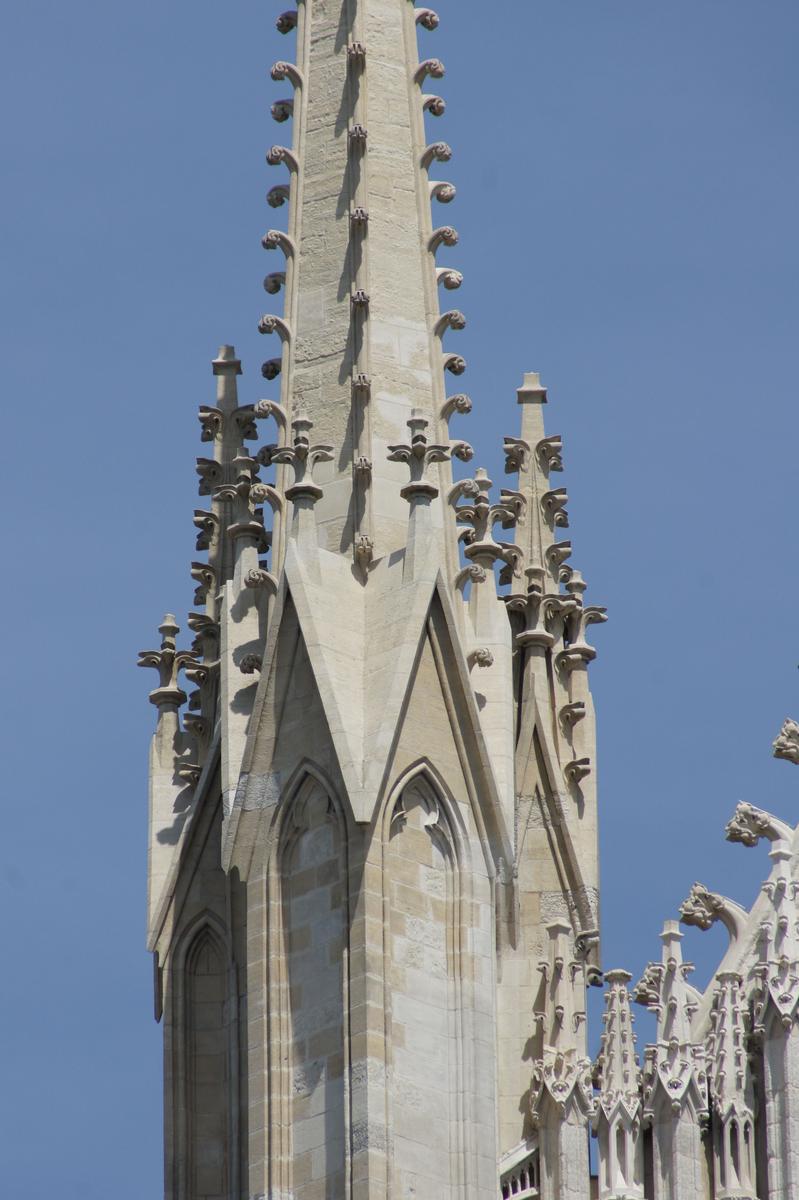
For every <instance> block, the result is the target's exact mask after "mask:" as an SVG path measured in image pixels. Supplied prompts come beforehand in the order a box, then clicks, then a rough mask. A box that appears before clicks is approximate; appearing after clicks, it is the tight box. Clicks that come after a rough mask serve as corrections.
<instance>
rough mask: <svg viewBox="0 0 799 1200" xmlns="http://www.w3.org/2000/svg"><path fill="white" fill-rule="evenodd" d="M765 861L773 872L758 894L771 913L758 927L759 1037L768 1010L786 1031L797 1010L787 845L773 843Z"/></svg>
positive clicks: (796, 929)
mask: <svg viewBox="0 0 799 1200" xmlns="http://www.w3.org/2000/svg"><path fill="white" fill-rule="evenodd" d="M769 857H770V858H771V861H772V863H773V870H772V873H771V875H770V876H769V878H768V879H767V880H766V882H765V883H764V884H763V887H762V889H761V890H762V891H763V893H764V894H765V895H766V896H767V897H768V899H769V901H770V905H771V912H770V913H769V914H768V916H767V918H766V919H765V920H764V921H762V923H761V926H760V937H759V939H758V963H757V967H756V968H755V972H756V975H757V976H758V981H759V986H758V992H757V995H756V998H755V1005H754V1028H755V1031H756V1032H757V1033H759V1034H762V1033H763V1032H764V1031H765V1027H766V1023H767V1017H768V1012H769V1009H770V1008H772V1011H774V1012H775V1015H776V1018H777V1020H778V1021H779V1022H780V1024H781V1025H782V1027H783V1029H785V1030H786V1031H787V1030H790V1029H791V1028H792V1027H793V1024H794V1022H795V1020H796V1015H797V1008H799V920H797V900H798V899H799V881H797V880H796V879H794V878H793V877H792V872H791V863H792V857H793V856H792V853H791V844H790V842H785V841H779V842H775V843H774V845H773V846H772V848H771V850H770V851H769ZM769 1002H770V1003H769ZM772 1006H773V1007H772Z"/></svg>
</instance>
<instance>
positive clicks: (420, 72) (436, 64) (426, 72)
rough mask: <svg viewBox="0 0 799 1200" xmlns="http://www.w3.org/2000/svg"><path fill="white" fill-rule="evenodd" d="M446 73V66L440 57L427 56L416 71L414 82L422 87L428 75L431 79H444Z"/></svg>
mask: <svg viewBox="0 0 799 1200" xmlns="http://www.w3.org/2000/svg"><path fill="white" fill-rule="evenodd" d="M445 74H446V68H445V67H444V64H443V62H442V61H441V59H440V58H426V59H425V60H424V62H420V63H419V66H418V67H417V68H416V70H415V71H414V73H413V82H414V83H418V84H419V86H420V87H421V85H422V84H423V83H424V81H425V79H427V78H428V76H429V77H430V78H431V79H443V78H444V75H445Z"/></svg>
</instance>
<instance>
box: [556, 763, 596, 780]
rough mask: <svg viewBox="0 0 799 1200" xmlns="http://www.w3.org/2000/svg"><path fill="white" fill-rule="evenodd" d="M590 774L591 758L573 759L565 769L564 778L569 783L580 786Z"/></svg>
mask: <svg viewBox="0 0 799 1200" xmlns="http://www.w3.org/2000/svg"><path fill="white" fill-rule="evenodd" d="M590 774H591V760H590V758H573V759H572V760H571V762H567V763H566V766H565V767H564V768H563V776H564V778H565V780H566V782H567V783H573V784H580V783H582V781H583V780H584V779H585V778H586V777H587V776H588V775H590Z"/></svg>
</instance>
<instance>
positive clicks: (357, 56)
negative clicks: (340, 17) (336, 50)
mask: <svg viewBox="0 0 799 1200" xmlns="http://www.w3.org/2000/svg"><path fill="white" fill-rule="evenodd" d="M347 59H348V60H349V62H350V64H351V65H352V66H353V67H357V68H358V69H359V70H360V69H361V68H362V67H363V66H364V65H365V63H366V46H365V45H364V44H363V42H350V43H349V44H348V46H347Z"/></svg>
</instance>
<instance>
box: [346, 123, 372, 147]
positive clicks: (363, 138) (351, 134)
mask: <svg viewBox="0 0 799 1200" xmlns="http://www.w3.org/2000/svg"><path fill="white" fill-rule="evenodd" d="M347 138H348V140H349V143H350V146H352V148H353V149H354V150H364V149H365V148H366V143H367V141H368V139H369V134H368V133H367V131H366V126H365V125H361V124H359V123H356V124H355V125H351V126H350V128H349V129H348V130H347Z"/></svg>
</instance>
